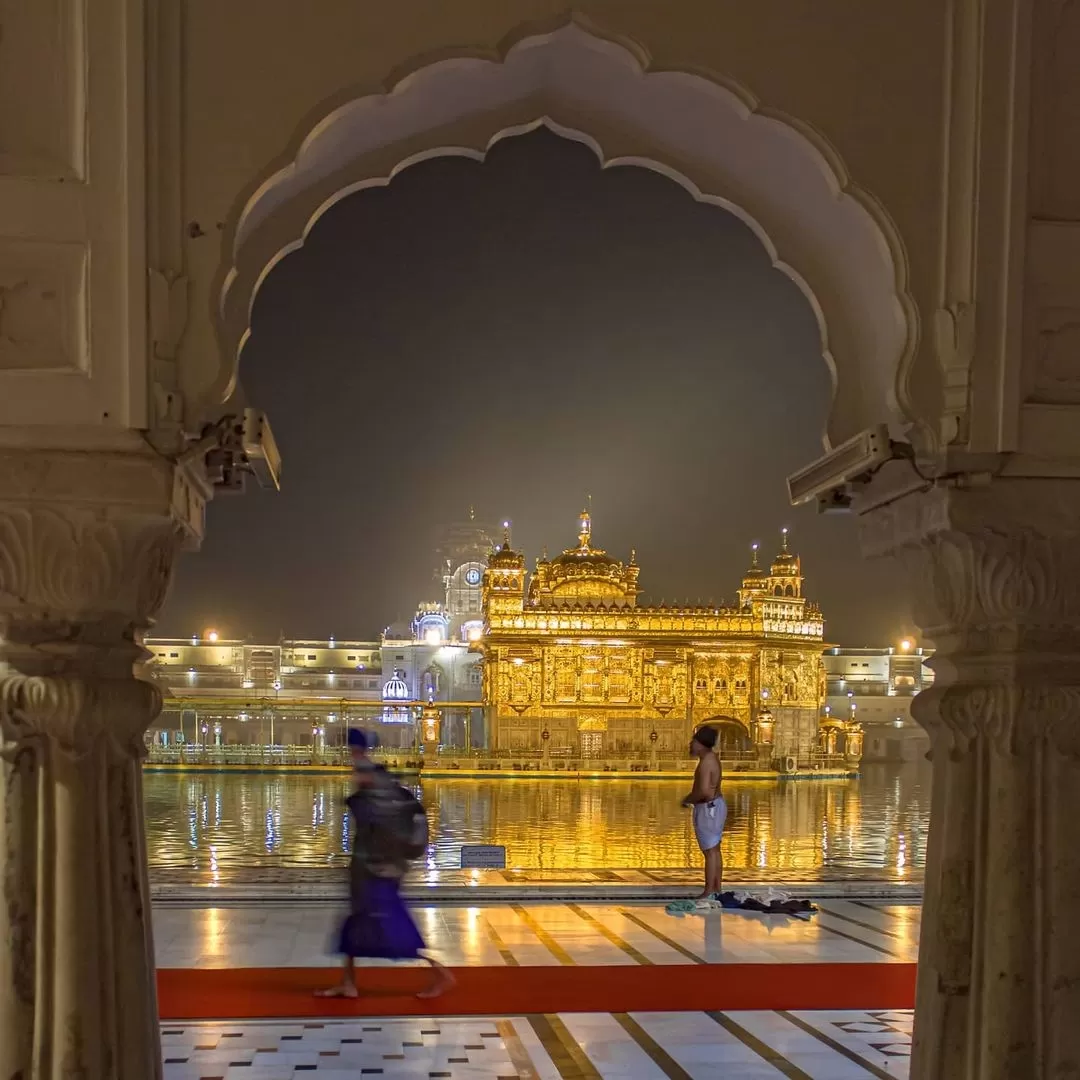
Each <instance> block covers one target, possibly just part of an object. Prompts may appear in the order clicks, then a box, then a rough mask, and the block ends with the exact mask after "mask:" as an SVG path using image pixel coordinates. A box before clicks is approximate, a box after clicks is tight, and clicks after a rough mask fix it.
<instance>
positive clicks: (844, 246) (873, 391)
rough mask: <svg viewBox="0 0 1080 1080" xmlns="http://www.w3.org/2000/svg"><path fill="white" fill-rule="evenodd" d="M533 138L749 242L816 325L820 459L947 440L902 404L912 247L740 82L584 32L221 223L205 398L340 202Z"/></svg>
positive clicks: (450, 82)
mask: <svg viewBox="0 0 1080 1080" xmlns="http://www.w3.org/2000/svg"><path fill="white" fill-rule="evenodd" d="M540 125H544V126H546V127H548V128H550V129H551V130H552V131H554V132H556V133H557V134H559V135H562V136H564V137H566V138H571V139H575V140H578V141H580V142H582V143H585V144H586V145H588V146H590V147H591V148H592V149H593V150H594V152H595V153H596V155H597V157H598V158H599V159H600V161H601V163H602V165H603V166H604V167H609V166H615V165H639V166H644V167H646V168H650V169H653V170H655V171H657V172H660V173H662V174H664V175H666V176H668V177H670V178H671V179H673V180H674V181H676V182H677V183H679V184H680V185H682V186H683V187H684V188H685V189H686V190H687V191H688V192H690V193H691V194H692V195H693V197H694V198H696V199H698V200H700V201H703V202H709V203H714V204H716V205H717V206H720V207H723V208H724V209H726V210H728V211H730V212H731V213H734V214H736V215H737V216H738V217H739V218H740V219H741V220H742V221H744V222H745V223H746V224H747V225H748V226H749V227H750V228H751V229H752V230H753V231H754V233H755V234H756V235H757V236H758V238H759V239H760V240H761V242H762V244H763V245H764V246H765V249H766V251H767V252H768V253H769V256H770V258H771V259H772V261H773V263H774V265H775V266H776V267H778V268H779V269H780V270H782V271H783V272H784V273H785V274H787V275H788V276H789V277H790V278H791V279H792V280H793V281H794V282H795V283H796V284H797V285H798V287H799V288H800V289H801V290H802V292H803V294H804V295H805V296H806V298H807V300H808V301H809V302H810V305H811V307H812V309H813V311H814V313H815V316H816V318H817V321H818V325H819V327H820V329H821V351H822V356H823V358H824V360H825V362H826V364H827V365H828V367H829V370H830V372H831V374H832V382H833V388H834V394H833V404H832V408H831V411H830V415H829V417H828V421H827V424H826V430H825V438H824V442H825V446H826V448H828V447H829V446H831V445H835V444H836V443H837V442H839V441H841V440H842V439H844V438H847V437H848V436H850V435H852V434H854V433H855V432H857V431H859V430H861V429H863V428H865V427H868V426H870V425H872V424H874V423H880V422H882V421H885V422H889V423H890V424H892V425H893V427H894V430H895V431H897V433H900V432H902V431H904V430H905V429H906V428H910V424H911V422H918V421H924V422H926V424H927V425H928V426H936V419H937V418H936V416H934V417H920V416H917V415H915V412H914V409H913V406H912V405H911V402H910V399H909V396H908V394H907V382H908V375H909V369H910V366H911V360H912V358H913V355H914V352H915V347H916V343H917V339H918V318H917V313H916V308H915V304H914V301H913V299H912V296H911V294H910V292H909V291H908V283H907V262H906V256H905V252H904V248H903V245H902V243H901V241H900V238H899V236H898V234H897V231H896V229H895V227H894V226H893V224H892V222H891V220H890V218H889V216H888V214H887V213H886V211H885V210H884V208H883V207H882V206H881V205H880V204H879V203H878V202H876V201H875V199H874V198H873V196H872V195H870V194H869V193H867V192H865V191H863V190H861V189H860V188H858V187H857V186H856V185H855V184H854V183H853V182H852V181H851V179H850V178H849V177H848V175H847V173H846V171H845V169H844V166H843V163H842V162H841V161H840V159H839V157H838V155H837V154H836V153H835V151H834V150H833V149H832V147H830V146H829V144H828V142H827V141H826V140H825V138H824V137H822V136H821V135H820V134H819V133H817V132H815V131H812V130H810V129H809V128H808V127H807V126H806V125H804V124H801V123H799V122H798V121H797V120H794V119H792V118H790V117H786V116H781V115H779V114H777V113H775V112H772V111H770V110H768V109H767V108H765V107H763V106H762V105H761V104H759V103H758V102H757V101H756V99H755V98H754V97H753V96H752V95H751V94H750V93H749V92H748V91H746V90H745V89H744V88H742V87H739V86H736V85H734V84H733V83H731V82H730V81H727V80H721V79H719V78H716V77H712V76H710V77H706V76H704V75H700V74H695V73H690V72H684V71H652V70H650V69H649V66H648V59H647V55H646V54H645V52H644V50H642V49H640V48H638V47H636V46H634V45H633V44H631V43H626V42H621V41H620V42H615V41H612V40H608V39H605V38H602V37H600V36H598V35H596V34H595V33H593V32H591V31H590V30H589V29H586V28H585V27H584V26H583V25H581V23H580V22H579V21H577V20H575V19H573V18H569V19H568V21H566V22H565V23H564V24H563V25H561V26H559V27H558V28H557V29H554V30H552V31H550V32H545V33H537V34H532V35H529V36H523V37H520V38H519V39H518V40H516V41H515V42H514V43H512V44H510V45H508V46H507V47H506V48H505V49H504V50H503V51H502V52H501V53H500V54H499V55H496V56H482V57H478V56H475V55H468V56H461V55H456V56H451V57H443V58H440V59H435V60H432V61H430V62H428V63H426V64H424V63H422V62H421V63H418V64H417V65H415V66H414V67H413V68H411V69H410V70H409V71H408V72H407V73H406V74H402V75H400V76H399V77H397V78H396V79H395V80H394V81H392V82H391V84H390V88H389V89H388V90H387V91H386V92H385V93H382V94H376V95H368V96H363V97H356V98H353V99H351V100H347V101H345V102H344V103H343V104H338V105H337V106H336V107H333V108H329V111H327V112H325V114H324V115H323V116H322V118H321V119H320V120H318V122H317V123H315V124H314V126H313V127H311V128H310V130H307V131H305V132H304V133H303V137H302V138H300V139H299V140H298V141H297V143H296V145H295V146H294V147H293V149H292V150H291V151H290V152H288V153H287V154H286V155H285V157H284V159H283V161H284V163H283V164H279V165H278V166H277V167H274V168H272V169H271V170H270V171H269V172H268V174H267V175H265V177H264V178H263V179H261V180H260V181H259V182H257V183H256V184H255V185H254V186H253V188H252V190H251V191H250V193H249V194H248V195H247V197H246V198H243V199H242V200H241V201H240V202H238V204H237V205H236V207H235V208H234V211H233V213H232V215H231V217H230V219H229V221H228V222H227V231H226V236H225V247H224V258H223V265H222V266H221V268H220V269H219V273H218V278H217V281H216V283H215V288H214V290H213V294H212V295H213V297H214V302H216V304H217V310H216V311H215V312H214V314H215V317H216V323H217V329H218V334H219V340H220V343H221V353H222V360H221V367H220V369H219V371H218V374H217V378H216V379H215V381H214V383H213V385H211V386H209V387H202V388H199V390H198V392H197V393H196V397H197V398H200V399H201V400H202V402H203V403H206V404H209V403H212V402H220V401H222V400H224V399H226V398H227V397H228V396H229V394H230V393H231V392H232V390H233V388H234V386H235V382H236V378H237V372H238V364H239V358H240V355H241V352H242V350H243V348H244V345H245V343H246V341H247V340H248V337H249V335H250V333H251V325H250V318H251V310H252V305H253V302H254V298H255V295H256V293H257V292H258V289H259V287H260V285H261V284H262V282H263V281H264V280H265V279H266V277H267V275H268V274H269V273H270V272H271V271H272V270H273V268H274V266H275V265H276V264H277V263H278V261H279V260H280V259H282V258H284V257H285V256H286V255H287V254H288V253H289V252H290V251H294V250H296V249H297V248H298V247H300V246H301V245H302V244H303V243H304V238H305V237H306V236H307V234H308V232H309V231H310V230H311V229H312V227H313V226H314V225H315V223H316V222H317V221H318V220H319V218H320V217H321V215H322V214H323V213H325V212H326V211H327V210H328V209H329V208H330V207H332V206H333V205H334V204H335V203H337V202H338V200H340V199H342V198H344V197H345V196H347V195H349V194H351V193H353V192H356V191H361V190H363V189H364V188H367V187H372V186H380V185H385V184H388V183H389V182H390V181H391V180H392V179H393V177H394V176H395V175H396V174H397V173H398V172H399V171H400V170H402V169H404V168H407V167H408V166H410V165H413V164H415V163H417V162H420V161H424V160H426V159H429V158H432V157H436V156H440V155H451V154H453V155H462V156H467V157H471V158H474V159H477V160H483V158H484V156H485V155H486V153H487V151H488V150H489V149H490V148H491V146H492V145H493V144H494V143H496V142H497V141H499V140H500V139H502V138H505V137H507V136H512V135H516V134H521V133H523V132H525V131H528V130H530V129H533V128H535V127H538V126H540ZM919 426H920V427H922V428H923V430H926V427H924V426H923V425H922V424H920V425H919Z"/></svg>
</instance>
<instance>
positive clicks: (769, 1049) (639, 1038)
mask: <svg viewBox="0 0 1080 1080" xmlns="http://www.w3.org/2000/svg"><path fill="white" fill-rule="evenodd" d="M911 1025H912V1016H911V1013H909V1012H904V1011H899V1012H889V1011H874V1010H869V1011H865V1012H798V1013H788V1012H731V1013H657V1012H650V1013H637V1014H628V1013H621V1014H619V1013H615V1014H612V1013H572V1014H558V1015H553V1014H547V1015H536V1016H525V1017H510V1018H483V1017H482V1018H470V1019H461V1020H459V1019H448V1018H445V1017H444V1018H440V1019H417V1018H411V1019H402V1020H394V1019H389V1020H386V1019H384V1020H355V1021H352V1020H350V1021H340V1022H331V1021H327V1022H322V1023H303V1024H301V1023H295V1024H289V1023H278V1022H275V1023H270V1022H247V1023H234V1024H222V1023H212V1024H189V1025H167V1026H164V1027H163V1030H162V1038H163V1044H164V1057H165V1080H294V1078H299V1077H306V1076H311V1077H313V1078H318V1077H323V1078H325V1080H333V1078H337V1080H344V1078H345V1077H358V1076H373V1077H385V1078H386V1080H394V1078H402V1080H404V1078H409V1080H511V1078H520V1080H597V1078H603V1080H631V1078H633V1080H637V1078H640V1080H662V1078H665V1077H667V1078H674V1080H713V1078H716V1080H720V1078H724V1080H775V1078H781V1077H788V1078H790V1080H808V1078H809V1080H866V1078H871V1077H877V1078H882V1077H884V1078H894V1077H895V1078H906V1077H907V1076H908V1060H909V1055H910V1043H911Z"/></svg>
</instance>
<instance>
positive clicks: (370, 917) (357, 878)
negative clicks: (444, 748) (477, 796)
mask: <svg viewBox="0 0 1080 1080" xmlns="http://www.w3.org/2000/svg"><path fill="white" fill-rule="evenodd" d="M368 747H369V739H368V737H367V736H366V735H365V734H364V732H362V731H359V730H356V729H353V730H350V731H349V750H350V751H351V754H352V760H353V772H354V776H355V778H356V785H357V786H356V791H355V792H354V793H353V794H352V795H351V796H349V798H348V800H347V803H348V807H349V813H350V815H351V817H352V823H353V845H352V858H351V859H350V864H349V899H350V911H349V915H348V917H347V918H346V919H345V921H344V923H343V925H342V927H341V932H340V934H339V936H338V942H337V951H338V952H339V953H340V954H341V957H342V959H343V961H344V967H345V970H344V972H343V975H342V980H341V982H340V983H339V984H338V985H337V986H335V987H332V988H331V989H329V990H321V991H319V992H318V993H317V996H318V997H344V998H355V997H357V995H358V991H357V987H356V968H355V958H356V957H362V958H369V959H379V960H417V959H423V960H426V961H427V962H428V964H430V965H431V968H432V972H433V974H434V976H435V977H434V980H433V981H432V983H431V985H430V986H429V987H428V988H427V989H426V990H422V991H421V992H420V993H419V994H417V997H421V998H431V997H438V996H439V995H440V994H442V993H443V992H444V991H445V990H447V989H449V988H450V987H451V986H453V984H454V979H453V976H452V975H451V974H450V972H449V971H448V970H447V969H446V968H445V967H444V966H443V965H442V964H440V963H439V962H438V961H437V960H435V959H434V958H432V957H431V956H424V955H423V954H422V951H421V950H423V948H424V940H423V938H422V937H421V936H420V931H419V930H418V929H417V926H416V923H415V922H414V921H413V918H412V915H411V914H410V913H409V909H408V908H407V907H406V905H405V901H404V900H403V899H402V896H401V879H402V878H403V877H404V876H405V871H406V869H407V868H408V865H409V860H410V859H412V858H416V857H418V855H419V854H421V853H422V851H423V848H424V847H425V846H426V843H427V819H426V818H425V817H424V810H423V807H422V806H421V805H420V803H419V802H418V801H417V800H416V799H415V798H414V797H413V796H412V794H411V793H410V792H408V791H406V790H405V789H404V788H403V787H402V786H401V785H400V784H398V783H397V781H396V780H394V778H393V777H392V776H391V775H390V773H388V772H387V771H386V769H385V768H383V767H382V766H381V765H378V764H376V763H375V762H374V761H372V760H371V758H370V757H368V753H367V751H368Z"/></svg>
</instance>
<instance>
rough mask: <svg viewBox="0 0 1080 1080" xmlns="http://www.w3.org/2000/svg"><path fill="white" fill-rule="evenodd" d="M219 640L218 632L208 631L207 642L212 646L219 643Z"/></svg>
mask: <svg viewBox="0 0 1080 1080" xmlns="http://www.w3.org/2000/svg"><path fill="white" fill-rule="evenodd" d="M217 639H218V632H217V631H216V630H207V631H206V640H207V641H209V642H210V643H211V644H212V643H213V642H215V641H217Z"/></svg>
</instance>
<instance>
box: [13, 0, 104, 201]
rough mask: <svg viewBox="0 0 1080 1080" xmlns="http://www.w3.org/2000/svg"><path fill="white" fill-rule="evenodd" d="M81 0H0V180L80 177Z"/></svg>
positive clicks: (83, 49) (82, 98) (83, 53)
mask: <svg viewBox="0 0 1080 1080" xmlns="http://www.w3.org/2000/svg"><path fill="white" fill-rule="evenodd" d="M85 23H86V11H85V0H32V2H29V3H28V2H27V0H0V176H18V177H27V178H33V179H38V180H81V179H82V178H83V176H84V175H85V172H86V164H85V152H86V140H85V122H84V117H85V115H86V32H85V31H86V26H85Z"/></svg>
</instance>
